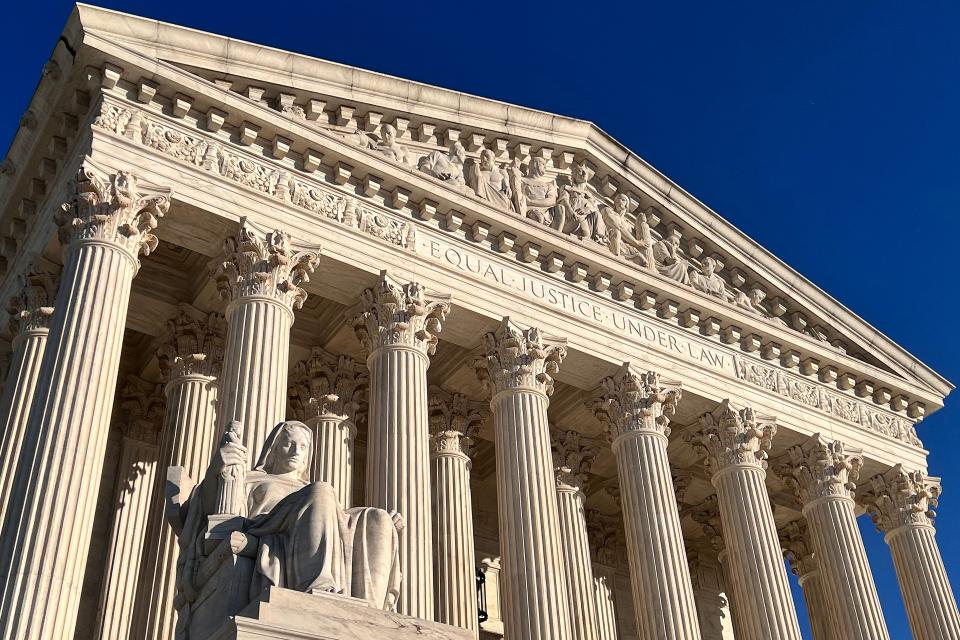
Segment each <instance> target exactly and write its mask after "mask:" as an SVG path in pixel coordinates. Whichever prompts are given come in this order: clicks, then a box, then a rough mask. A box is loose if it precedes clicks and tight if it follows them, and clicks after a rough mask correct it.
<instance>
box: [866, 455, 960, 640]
mask: <svg viewBox="0 0 960 640" xmlns="http://www.w3.org/2000/svg"><path fill="white" fill-rule="evenodd" d="M940 491H941V489H940V479H939V478H931V477H928V476H927V475H926V474H925V473H924V472H923V471H906V470H905V469H904V468H903V467H902V466H901V465H896V466H894V467H893V468H892V469H890V470H889V471H887V472H886V473H883V474H880V475H876V476H874V477H873V478H871V480H870V484H869V485H868V487H867V491H866V492H865V494H864V495H863V497H862V501H863V502H864V503H865V504H866V506H867V511H868V512H869V513H870V515H871V516H872V517H873V521H874V523H875V524H876V525H877V528H878V529H879V530H880V531H882V532H883V533H884V537H883V539H884V541H886V543H887V545H889V547H890V553H891V555H892V556H893V567H894V569H895V570H896V572H897V581H898V582H899V583H900V592H901V594H903V602H904V604H905V605H906V608H907V619H908V620H909V621H910V630H911V631H912V632H913V637H914V638H915V640H947V639H948V638H960V613H958V612H957V600H956V597H955V596H954V593H953V588H952V587H951V586H950V579H949V578H948V577H947V571H946V569H945V568H944V566H943V557H942V556H941V555H940V547H939V546H938V545H937V542H936V540H935V539H934V534H935V533H936V531H935V529H934V528H933V518H934V516H935V515H936V514H935V512H934V511H933V507H935V506H936V505H937V500H938V498H939V497H940Z"/></svg>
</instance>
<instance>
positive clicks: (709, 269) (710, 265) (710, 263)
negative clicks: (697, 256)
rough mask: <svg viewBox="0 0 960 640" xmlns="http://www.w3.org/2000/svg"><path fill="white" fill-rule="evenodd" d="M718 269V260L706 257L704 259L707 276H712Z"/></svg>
mask: <svg viewBox="0 0 960 640" xmlns="http://www.w3.org/2000/svg"><path fill="white" fill-rule="evenodd" d="M716 270H717V261H716V260H714V259H713V258H704V259H703V273H704V275H707V276H712V275H713V274H714V273H715V272H716Z"/></svg>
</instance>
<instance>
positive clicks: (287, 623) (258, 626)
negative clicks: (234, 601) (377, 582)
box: [209, 587, 474, 640]
mask: <svg viewBox="0 0 960 640" xmlns="http://www.w3.org/2000/svg"><path fill="white" fill-rule="evenodd" d="M405 638H410V639H411V640H413V639H414V638H416V639H417V640H473V638H474V635H473V634H472V633H471V632H470V631H468V630H466V629H458V628H456V627H451V626H448V625H445V624H440V623H439V622H431V621H428V620H421V619H419V618H411V617H410V616H404V615H400V614H399V613H391V612H389V611H382V610H380V609H374V608H372V607H370V606H369V605H367V603H366V602H364V601H363V600H357V599H356V598H349V597H346V596H338V595H331V594H325V593H322V594H310V593H300V592H299V591H290V590H289V589H278V588H276V587H271V588H270V589H268V590H266V591H265V592H264V593H263V595H262V596H261V597H260V599H259V600H256V601H254V602H251V603H250V604H249V605H247V607H246V608H244V609H243V610H242V611H241V612H240V613H239V614H238V615H237V616H235V617H234V618H232V619H230V620H229V621H228V622H227V624H225V625H224V626H223V627H221V628H220V630H219V631H218V632H216V633H214V634H212V635H211V636H210V638H209V640H404V639H405Z"/></svg>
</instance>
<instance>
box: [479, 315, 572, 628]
mask: <svg viewBox="0 0 960 640" xmlns="http://www.w3.org/2000/svg"><path fill="white" fill-rule="evenodd" d="M482 349H483V354H484V355H483V356H482V357H480V358H478V359H477V360H476V361H475V362H474V367H475V368H476V371H477V376H478V377H479V378H480V380H481V381H482V382H483V383H484V386H485V387H486V388H487V390H488V391H489V392H490V394H491V396H492V398H491V400H490V407H491V410H492V413H493V420H494V431H495V435H494V445H495V447H496V455H497V506H498V510H499V511H498V512H499V525H500V553H501V559H500V562H501V565H502V570H501V572H500V581H501V585H502V592H503V598H502V601H503V605H504V606H503V622H504V637H506V638H524V640H570V638H571V637H572V636H571V632H570V615H569V611H568V603H569V599H568V597H567V583H566V580H567V578H566V571H565V567H564V561H563V547H562V544H561V541H560V530H559V514H558V509H557V492H556V483H555V480H554V477H553V469H552V465H551V461H550V428H549V426H548V424H547V406H548V405H549V403H550V401H549V396H550V395H551V394H552V393H553V377H552V376H553V375H554V374H555V373H556V372H557V371H558V370H559V368H560V362H561V361H562V360H563V358H564V356H565V355H566V347H565V346H562V345H560V344H551V343H550V341H549V340H545V339H544V338H543V336H542V335H541V333H540V330H539V329H535V328H533V329H521V328H519V327H518V326H516V325H515V324H514V323H513V322H511V321H510V319H509V318H504V319H503V322H502V323H501V324H500V326H499V327H498V328H497V330H496V331H493V332H490V333H487V334H486V335H484V336H483V343H482Z"/></svg>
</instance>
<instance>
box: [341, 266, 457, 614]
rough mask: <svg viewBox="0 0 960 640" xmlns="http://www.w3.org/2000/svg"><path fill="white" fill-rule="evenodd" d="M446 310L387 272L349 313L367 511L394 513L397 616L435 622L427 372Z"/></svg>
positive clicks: (419, 289) (445, 305)
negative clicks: (357, 361)
mask: <svg viewBox="0 0 960 640" xmlns="http://www.w3.org/2000/svg"><path fill="white" fill-rule="evenodd" d="M449 309H450V305H449V304H448V303H447V302H446V301H445V300H441V299H438V298H436V297H432V298H431V297H427V296H425V293H424V290H423V287H422V286H421V285H420V284H418V283H415V282H409V283H399V282H397V281H396V280H394V279H393V278H392V277H390V276H388V275H387V274H386V272H383V273H381V274H380V280H379V282H378V283H377V285H376V286H375V287H373V288H370V289H367V290H365V291H364V292H363V297H362V301H361V302H360V304H359V305H357V307H356V308H355V309H353V310H352V312H350V315H351V316H352V317H353V327H354V330H355V331H356V334H357V338H358V339H359V340H360V342H361V343H362V345H363V348H364V351H365V352H366V353H367V354H368V355H367V367H368V368H369V369H370V409H369V411H370V413H369V417H368V419H367V476H366V485H367V486H366V490H367V505H368V506H371V507H379V508H381V509H387V510H388V511H396V512H398V513H399V514H400V515H401V516H402V517H403V520H404V523H405V527H404V529H403V530H402V531H401V532H400V566H401V567H402V568H403V585H402V586H401V587H400V596H399V600H398V602H397V610H398V611H399V612H400V613H403V614H406V615H409V616H414V617H417V618H424V619H427V620H432V619H433V612H434V602H433V594H434V587H433V534H432V528H433V527H432V523H431V514H430V506H431V503H432V500H431V496H430V433H429V425H428V416H427V410H428V409H427V367H429V365H430V356H431V355H433V352H434V350H435V349H436V345H437V334H439V333H440V330H441V323H442V322H443V320H444V318H445V317H446V315H447V313H448V311H449Z"/></svg>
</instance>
